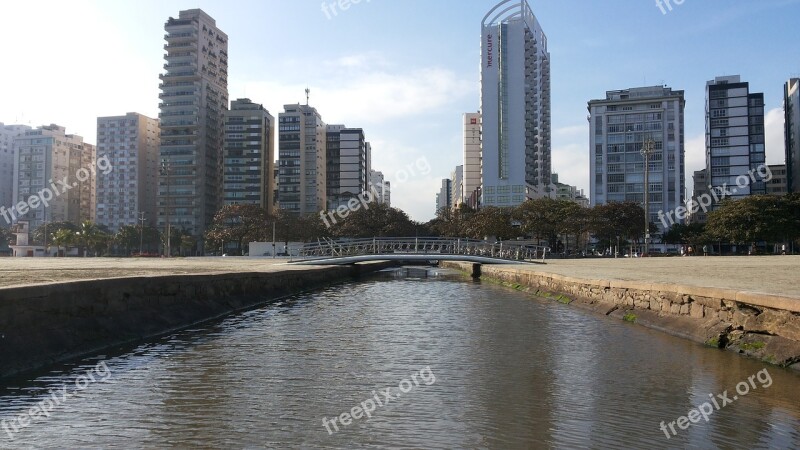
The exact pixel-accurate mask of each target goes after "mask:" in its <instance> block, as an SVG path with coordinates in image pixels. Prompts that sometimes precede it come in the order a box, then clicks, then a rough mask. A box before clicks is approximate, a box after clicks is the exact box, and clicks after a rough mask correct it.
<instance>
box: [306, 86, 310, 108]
mask: <svg viewBox="0 0 800 450" xmlns="http://www.w3.org/2000/svg"><path fill="white" fill-rule="evenodd" d="M310 98H311V89H309V88H306V106H308V101H309V99H310Z"/></svg>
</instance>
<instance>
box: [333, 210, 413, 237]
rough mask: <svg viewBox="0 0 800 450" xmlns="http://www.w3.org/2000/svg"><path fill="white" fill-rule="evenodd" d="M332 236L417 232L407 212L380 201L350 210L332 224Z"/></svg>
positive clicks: (405, 234)
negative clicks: (346, 214)
mask: <svg viewBox="0 0 800 450" xmlns="http://www.w3.org/2000/svg"><path fill="white" fill-rule="evenodd" d="M332 231H333V234H334V236H337V237H347V238H371V237H410V236H415V235H416V234H417V224H416V223H415V222H412V221H411V219H410V218H409V217H408V214H406V213H405V212H403V211H401V210H399V209H397V208H392V207H389V206H387V205H385V204H382V203H370V204H369V208H361V209H359V210H357V211H354V212H351V213H350V214H349V215H348V216H347V217H346V218H345V219H338V216H337V223H336V224H335V225H333V227H332Z"/></svg>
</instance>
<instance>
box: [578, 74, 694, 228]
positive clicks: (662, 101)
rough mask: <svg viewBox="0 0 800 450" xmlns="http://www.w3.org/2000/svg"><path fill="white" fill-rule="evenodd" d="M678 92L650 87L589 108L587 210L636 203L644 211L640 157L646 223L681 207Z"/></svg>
mask: <svg viewBox="0 0 800 450" xmlns="http://www.w3.org/2000/svg"><path fill="white" fill-rule="evenodd" d="M685 106H686V101H685V99H684V92H683V91H674V90H672V88H669V87H665V86H650V87H639V88H631V89H624V90H619V91H608V92H606V98H605V99H602V100H592V101H590V102H589V114H590V116H589V128H590V138H589V139H590V147H589V148H590V151H591V160H590V166H591V169H590V170H591V188H590V202H591V205H592V206H597V205H603V204H607V203H611V202H626V201H628V202H636V203H641V204H642V206H643V207H644V196H645V185H644V183H645V157H644V155H643V154H642V149H643V148H644V147H645V144H646V143H652V154H651V155H650V157H649V171H648V178H649V186H648V189H647V191H648V192H649V197H650V198H649V208H650V211H649V215H650V222H652V223H657V224H659V226H661V220H660V219H659V212H663V213H665V214H666V213H667V212H669V211H674V210H675V208H677V207H678V206H682V205H684V200H685V199H684V185H685V174H684V161H685V158H684V152H685V148H684V109H685ZM676 223H678V221H676Z"/></svg>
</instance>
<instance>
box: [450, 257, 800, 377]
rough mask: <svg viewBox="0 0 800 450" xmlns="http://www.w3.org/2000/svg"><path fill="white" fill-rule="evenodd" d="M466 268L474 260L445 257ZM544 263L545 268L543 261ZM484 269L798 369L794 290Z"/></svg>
mask: <svg viewBox="0 0 800 450" xmlns="http://www.w3.org/2000/svg"><path fill="white" fill-rule="evenodd" d="M443 266H445V267H450V268H454V269H457V270H460V271H462V272H466V273H472V265H471V264H466V263H443ZM545 270H546V269H545ZM482 276H483V277H484V278H490V279H493V280H496V281H499V282H501V283H503V284H506V285H508V286H511V287H514V288H516V289H519V290H522V291H526V292H530V293H532V294H535V295H537V296H540V297H546V298H551V299H553V300H557V301H559V302H562V303H566V304H571V305H574V306H579V307H582V308H586V309H590V310H592V311H595V312H598V313H601V314H605V315H608V316H612V317H616V318H619V319H620V320H625V321H627V322H633V323H636V324H640V325H644V326H646V327H649V328H653V329H657V330H660V331H664V332H666V333H669V334H672V335H675V336H679V337H683V338H687V339H691V340H694V341H696V342H699V343H703V344H705V345H709V346H713V347H718V348H724V349H728V350H731V351H735V352H738V353H741V354H745V355H747V356H751V357H754V358H758V359H760V360H762V361H764V362H767V363H770V364H775V365H780V366H784V367H792V368H794V369H800V298H795V297H789V296H781V295H771V294H761V293H754V292H748V291H737V290H731V289H721V288H705V287H699V286H686V285H678V284H663V283H649V282H644V281H624V280H592V279H584V278H575V277H569V276H564V275H560V274H554V273H547V272H545V271H543V270H542V269H541V268H539V267H536V268H527V267H521V266H515V267H508V266H483V268H482Z"/></svg>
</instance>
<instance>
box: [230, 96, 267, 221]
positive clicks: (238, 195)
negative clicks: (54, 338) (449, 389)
mask: <svg viewBox="0 0 800 450" xmlns="http://www.w3.org/2000/svg"><path fill="white" fill-rule="evenodd" d="M224 153H225V154H224V167H225V174H224V180H223V183H224V188H223V191H224V202H225V205H259V206H261V207H262V208H264V209H266V210H267V213H269V214H270V215H272V213H273V204H274V201H273V198H274V179H273V176H274V175H273V173H274V170H275V118H274V117H273V116H272V115H271V114H270V113H269V111H267V110H266V109H265V108H264V107H263V106H262V105H259V104H257V103H253V102H252V101H250V99H247V98H243V99H238V100H234V101H233V102H231V109H230V111H226V112H225V152H224Z"/></svg>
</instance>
